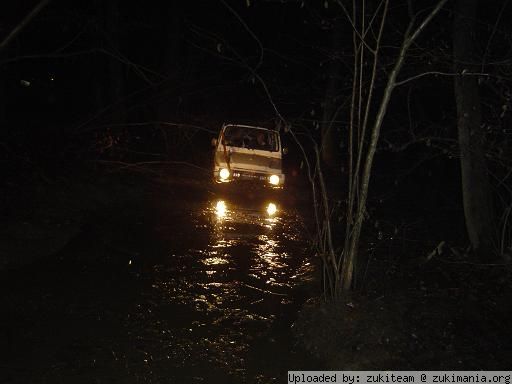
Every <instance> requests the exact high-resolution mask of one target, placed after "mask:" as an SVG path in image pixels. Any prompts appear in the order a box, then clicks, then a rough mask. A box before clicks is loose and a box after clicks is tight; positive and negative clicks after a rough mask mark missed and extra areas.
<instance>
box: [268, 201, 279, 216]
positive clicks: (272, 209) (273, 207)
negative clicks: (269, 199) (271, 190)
mask: <svg viewBox="0 0 512 384" xmlns="http://www.w3.org/2000/svg"><path fill="white" fill-rule="evenodd" d="M276 212H277V206H276V205H275V204H274V203H269V204H268V205H267V213H268V214H269V215H270V216H273V215H275V213H276Z"/></svg>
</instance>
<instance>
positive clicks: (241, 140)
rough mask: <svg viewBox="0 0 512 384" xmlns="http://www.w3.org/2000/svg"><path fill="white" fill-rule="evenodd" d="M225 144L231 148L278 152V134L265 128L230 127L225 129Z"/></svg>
mask: <svg viewBox="0 0 512 384" xmlns="http://www.w3.org/2000/svg"><path fill="white" fill-rule="evenodd" d="M223 139H224V140H223V144H225V145H228V146H231V147H240V148H248V149H260V150H264V151H272V152H275V151H278V150H279V146H278V137H277V133H276V132H274V131H270V130H268V129H264V128H251V127H240V126H236V125H230V126H227V127H226V128H224V138H223Z"/></svg>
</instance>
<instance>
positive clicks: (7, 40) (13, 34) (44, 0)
mask: <svg viewBox="0 0 512 384" xmlns="http://www.w3.org/2000/svg"><path fill="white" fill-rule="evenodd" d="M49 2H50V0H41V1H40V2H39V4H37V5H36V6H35V7H34V8H33V9H32V11H30V12H29V13H28V14H27V16H25V18H24V19H23V20H22V21H21V22H20V23H19V24H18V25H17V26H16V27H15V28H14V29H13V30H12V31H11V33H9V34H8V35H7V37H6V38H5V39H4V40H3V41H2V43H1V44H0V51H2V50H4V49H5V48H6V47H7V46H8V45H9V43H10V42H11V40H13V39H14V38H15V37H16V36H17V35H18V34H19V33H20V32H21V31H22V30H23V28H25V27H26V26H27V25H28V24H29V23H30V22H31V21H32V19H34V18H35V17H36V16H37V15H38V14H39V12H41V11H42V10H43V8H44V7H46V6H47V5H48V3H49Z"/></svg>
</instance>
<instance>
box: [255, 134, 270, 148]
mask: <svg viewBox="0 0 512 384" xmlns="http://www.w3.org/2000/svg"><path fill="white" fill-rule="evenodd" d="M256 144H257V147H258V148H259V149H267V147H268V143H267V138H266V137H265V133H264V132H258V134H257V135H256Z"/></svg>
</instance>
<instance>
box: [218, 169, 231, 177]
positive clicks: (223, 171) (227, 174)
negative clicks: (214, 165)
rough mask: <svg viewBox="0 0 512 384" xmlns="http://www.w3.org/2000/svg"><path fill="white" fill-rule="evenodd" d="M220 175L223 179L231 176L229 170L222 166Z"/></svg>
mask: <svg viewBox="0 0 512 384" xmlns="http://www.w3.org/2000/svg"><path fill="white" fill-rule="evenodd" d="M219 176H220V178H221V180H227V179H228V178H229V170H228V169H226V168H222V169H221V170H220V172H219Z"/></svg>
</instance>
